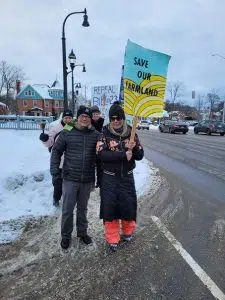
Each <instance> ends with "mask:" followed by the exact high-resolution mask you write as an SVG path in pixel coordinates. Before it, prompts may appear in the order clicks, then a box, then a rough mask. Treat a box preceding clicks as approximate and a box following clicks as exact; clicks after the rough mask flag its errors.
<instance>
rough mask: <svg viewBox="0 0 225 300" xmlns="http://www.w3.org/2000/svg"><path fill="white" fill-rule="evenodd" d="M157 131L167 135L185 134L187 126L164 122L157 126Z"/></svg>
mask: <svg viewBox="0 0 225 300" xmlns="http://www.w3.org/2000/svg"><path fill="white" fill-rule="evenodd" d="M159 131H160V132H169V133H176V132H182V133H183V134H186V133H187V132H188V125H187V124H186V123H184V122H181V121H171V120H166V121H163V122H161V123H160V124H159Z"/></svg>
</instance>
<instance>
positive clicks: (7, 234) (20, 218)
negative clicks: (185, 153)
mask: <svg viewBox="0 0 225 300" xmlns="http://www.w3.org/2000/svg"><path fill="white" fill-rule="evenodd" d="M39 135H40V132H39V131H17V130H0V139H1V141H4V146H3V147H1V148H0V159H1V173H0V243H5V242H9V241H13V240H15V239H17V238H18V237H19V235H20V234H21V232H22V230H23V226H24V224H25V221H26V220H27V219H29V218H31V217H35V218H37V217H40V216H47V215H50V216H51V215H55V214H59V213H60V210H57V209H55V208H54V207H53V206H52V193H53V188H52V184H51V176H50V173H49V156H50V154H49V152H48V149H47V148H45V147H44V146H43V145H42V143H41V142H40V141H39ZM134 176H135V183H136V190H137V194H138V196H141V195H144V194H145V192H146V191H147V190H149V188H150V183H151V169H150V167H149V165H148V162H147V160H145V159H143V160H142V161H140V162H137V167H136V169H135V172H134ZM89 210H92V207H89ZM95 210H96V208H95ZM90 216H91V217H92V218H96V219H98V212H96V211H93V212H92V211H90ZM91 221H92V222H93V220H91Z"/></svg>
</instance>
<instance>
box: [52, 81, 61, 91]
mask: <svg viewBox="0 0 225 300" xmlns="http://www.w3.org/2000/svg"><path fill="white" fill-rule="evenodd" d="M50 89H58V90H63V87H62V86H61V83H60V82H59V81H58V79H56V80H55V81H54V82H53V84H52V86H51V88H50Z"/></svg>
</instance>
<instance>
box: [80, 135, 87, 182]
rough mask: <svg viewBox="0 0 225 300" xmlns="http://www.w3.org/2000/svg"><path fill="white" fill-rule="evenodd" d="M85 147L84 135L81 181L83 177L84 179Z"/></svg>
mask: <svg viewBox="0 0 225 300" xmlns="http://www.w3.org/2000/svg"><path fill="white" fill-rule="evenodd" d="M85 147H86V138H85V135H84V148H83V165H82V174H81V181H83V179H84V174H83V171H84V155H85Z"/></svg>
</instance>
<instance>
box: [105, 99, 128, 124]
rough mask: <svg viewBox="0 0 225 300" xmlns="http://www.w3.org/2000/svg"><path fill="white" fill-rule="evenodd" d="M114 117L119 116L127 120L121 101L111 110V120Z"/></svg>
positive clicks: (115, 103) (113, 105)
mask: <svg viewBox="0 0 225 300" xmlns="http://www.w3.org/2000/svg"><path fill="white" fill-rule="evenodd" d="M113 116H117V117H120V118H122V119H123V120H125V113H124V110H123V108H122V107H121V105H120V102H119V101H116V102H114V103H113V104H112V106H111V107H110V109H109V119H111V118H112V117H113Z"/></svg>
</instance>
